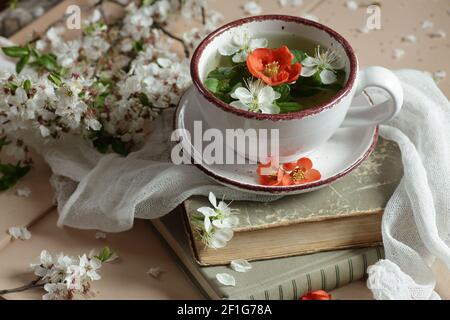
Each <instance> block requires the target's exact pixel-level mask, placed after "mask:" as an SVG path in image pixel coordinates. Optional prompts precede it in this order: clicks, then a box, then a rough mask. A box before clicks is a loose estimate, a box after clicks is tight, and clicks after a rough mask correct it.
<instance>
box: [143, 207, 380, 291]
mask: <svg viewBox="0 0 450 320" xmlns="http://www.w3.org/2000/svg"><path fill="white" fill-rule="evenodd" d="M184 218H185V214H184V212H181V210H175V211H174V212H172V213H171V214H168V215H166V216H164V217H162V218H161V219H156V220H152V223H153V225H154V226H155V228H156V229H157V230H158V232H159V233H160V234H161V235H162V237H163V238H164V239H165V240H166V242H167V244H168V245H169V246H170V247H171V249H172V250H173V252H174V253H175V254H176V256H177V257H178V259H179V260H180V261H181V263H182V266H183V267H184V269H185V270H186V271H187V274H188V275H189V276H190V277H191V278H192V280H193V281H194V282H195V283H197V285H198V286H199V287H200V288H201V289H202V290H203V292H204V293H205V295H206V296H207V297H209V298H211V299H271V300H292V299H298V298H299V297H300V296H302V295H303V294H305V293H307V292H309V291H312V290H319V289H322V290H327V291H329V290H333V289H335V288H338V287H340V286H344V285H346V284H348V283H350V282H352V281H357V280H360V279H361V278H363V277H364V276H365V272H366V270H367V267H368V266H370V265H372V264H374V263H375V262H376V261H378V260H379V259H382V258H383V255H384V252H383V249H382V248H381V247H378V246H376V247H369V248H359V249H346V250H337V251H329V252H320V253H314V254H307V255H302V256H292V257H286V258H278V259H271V260H261V261H254V262H252V269H251V270H249V271H248V272H245V273H240V272H235V271H233V270H232V269H231V268H230V267H229V266H201V265H199V264H198V263H197V261H196V260H195V257H194V256H193V255H192V250H191V247H190V244H189V242H190V239H189V235H188V234H187V233H186V230H185V228H184V222H183V220H184ZM223 272H226V273H229V274H231V275H233V276H234V277H235V279H236V286H234V287H228V286H223V285H221V284H220V283H218V282H217V280H216V274H218V273H223Z"/></svg>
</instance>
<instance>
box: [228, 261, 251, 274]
mask: <svg viewBox="0 0 450 320" xmlns="http://www.w3.org/2000/svg"><path fill="white" fill-rule="evenodd" d="M230 267H231V269H233V270H234V271H236V272H247V271H249V270H251V269H252V265H251V264H250V262H248V261H247V260H244V259H238V260H232V261H231V262H230Z"/></svg>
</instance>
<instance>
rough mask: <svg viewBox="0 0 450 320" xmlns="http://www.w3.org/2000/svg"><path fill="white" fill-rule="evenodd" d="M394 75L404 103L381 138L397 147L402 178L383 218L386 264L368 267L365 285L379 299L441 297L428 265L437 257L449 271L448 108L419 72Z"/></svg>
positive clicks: (382, 128)
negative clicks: (399, 86) (436, 289)
mask: <svg viewBox="0 0 450 320" xmlns="http://www.w3.org/2000/svg"><path fill="white" fill-rule="evenodd" d="M396 75H397V76H398V77H399V78H400V80H401V82H402V86H403V90H404V97H405V98H404V99H405V100H404V105H403V108H402V110H401V112H400V113H399V115H398V116H397V117H396V118H394V119H393V120H391V121H390V122H389V123H387V124H385V125H382V126H380V134H381V136H382V137H384V138H386V139H389V140H393V141H395V142H397V143H398V145H399V147H400V150H401V154H402V162H403V167H404V176H403V178H402V180H401V182H400V185H399V186H398V187H397V189H396V190H395V192H394V194H393V195H392V197H391V199H390V200H389V202H388V204H387V206H386V209H385V211H384V215H383V220H382V233H383V245H384V248H385V253H386V260H381V261H379V262H378V263H376V264H375V265H374V266H371V267H369V269H368V273H369V278H368V281H367V284H368V287H369V288H370V289H371V290H372V291H373V293H374V296H375V298H377V299H439V298H440V297H439V295H438V294H437V293H436V292H434V287H435V279H434V276H433V272H432V270H431V268H430V267H431V264H432V263H433V262H434V260H435V258H438V259H440V260H441V261H442V262H443V263H444V264H445V265H446V266H447V269H450V246H449V244H450V180H449V179H450V104H449V101H448V99H447V98H446V97H445V96H444V95H443V94H442V92H441V91H440V90H439V89H438V87H437V86H436V84H435V83H434V81H433V80H432V78H431V77H429V76H427V75H425V74H424V73H423V72H419V71H413V70H401V71H397V72H396ZM371 96H372V97H374V98H375V99H374V100H375V102H380V101H382V100H384V99H385V97H384V95H383V94H377V93H375V94H371Z"/></svg>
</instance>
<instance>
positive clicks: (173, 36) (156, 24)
mask: <svg viewBox="0 0 450 320" xmlns="http://www.w3.org/2000/svg"><path fill="white" fill-rule="evenodd" d="M154 27H155V28H156V29H158V30H161V32H162V33H164V34H165V35H166V36H168V37H169V38H172V39H174V40H175V41H178V42H179V43H181V45H182V46H183V51H184V55H185V56H186V58H189V55H190V53H189V48H188V46H187V45H186V43H185V42H184V40H183V39H181V38H180V37H178V36H176V35H174V34H173V33H171V32H170V31H168V30H167V29H166V28H164V27H163V26H162V25H161V24H159V23H155V24H154Z"/></svg>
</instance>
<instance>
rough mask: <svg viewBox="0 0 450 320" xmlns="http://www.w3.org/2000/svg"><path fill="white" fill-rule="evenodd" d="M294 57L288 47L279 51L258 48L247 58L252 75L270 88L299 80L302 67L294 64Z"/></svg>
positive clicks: (278, 49) (283, 47)
mask: <svg viewBox="0 0 450 320" xmlns="http://www.w3.org/2000/svg"><path fill="white" fill-rule="evenodd" d="M292 60H294V55H293V54H292V52H290V51H289V49H288V47H286V46H282V47H280V48H277V49H267V48H258V49H255V50H253V51H252V53H250V54H249V55H248V57H247V68H248V70H249V71H250V73H251V74H252V75H253V76H255V77H256V78H259V79H261V80H263V81H264V82H265V83H266V84H268V85H270V86H278V85H280V84H283V83H291V82H294V81H296V80H297V79H298V77H299V75H300V71H301V69H302V65H301V64H300V63H299V62H296V63H294V64H292Z"/></svg>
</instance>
